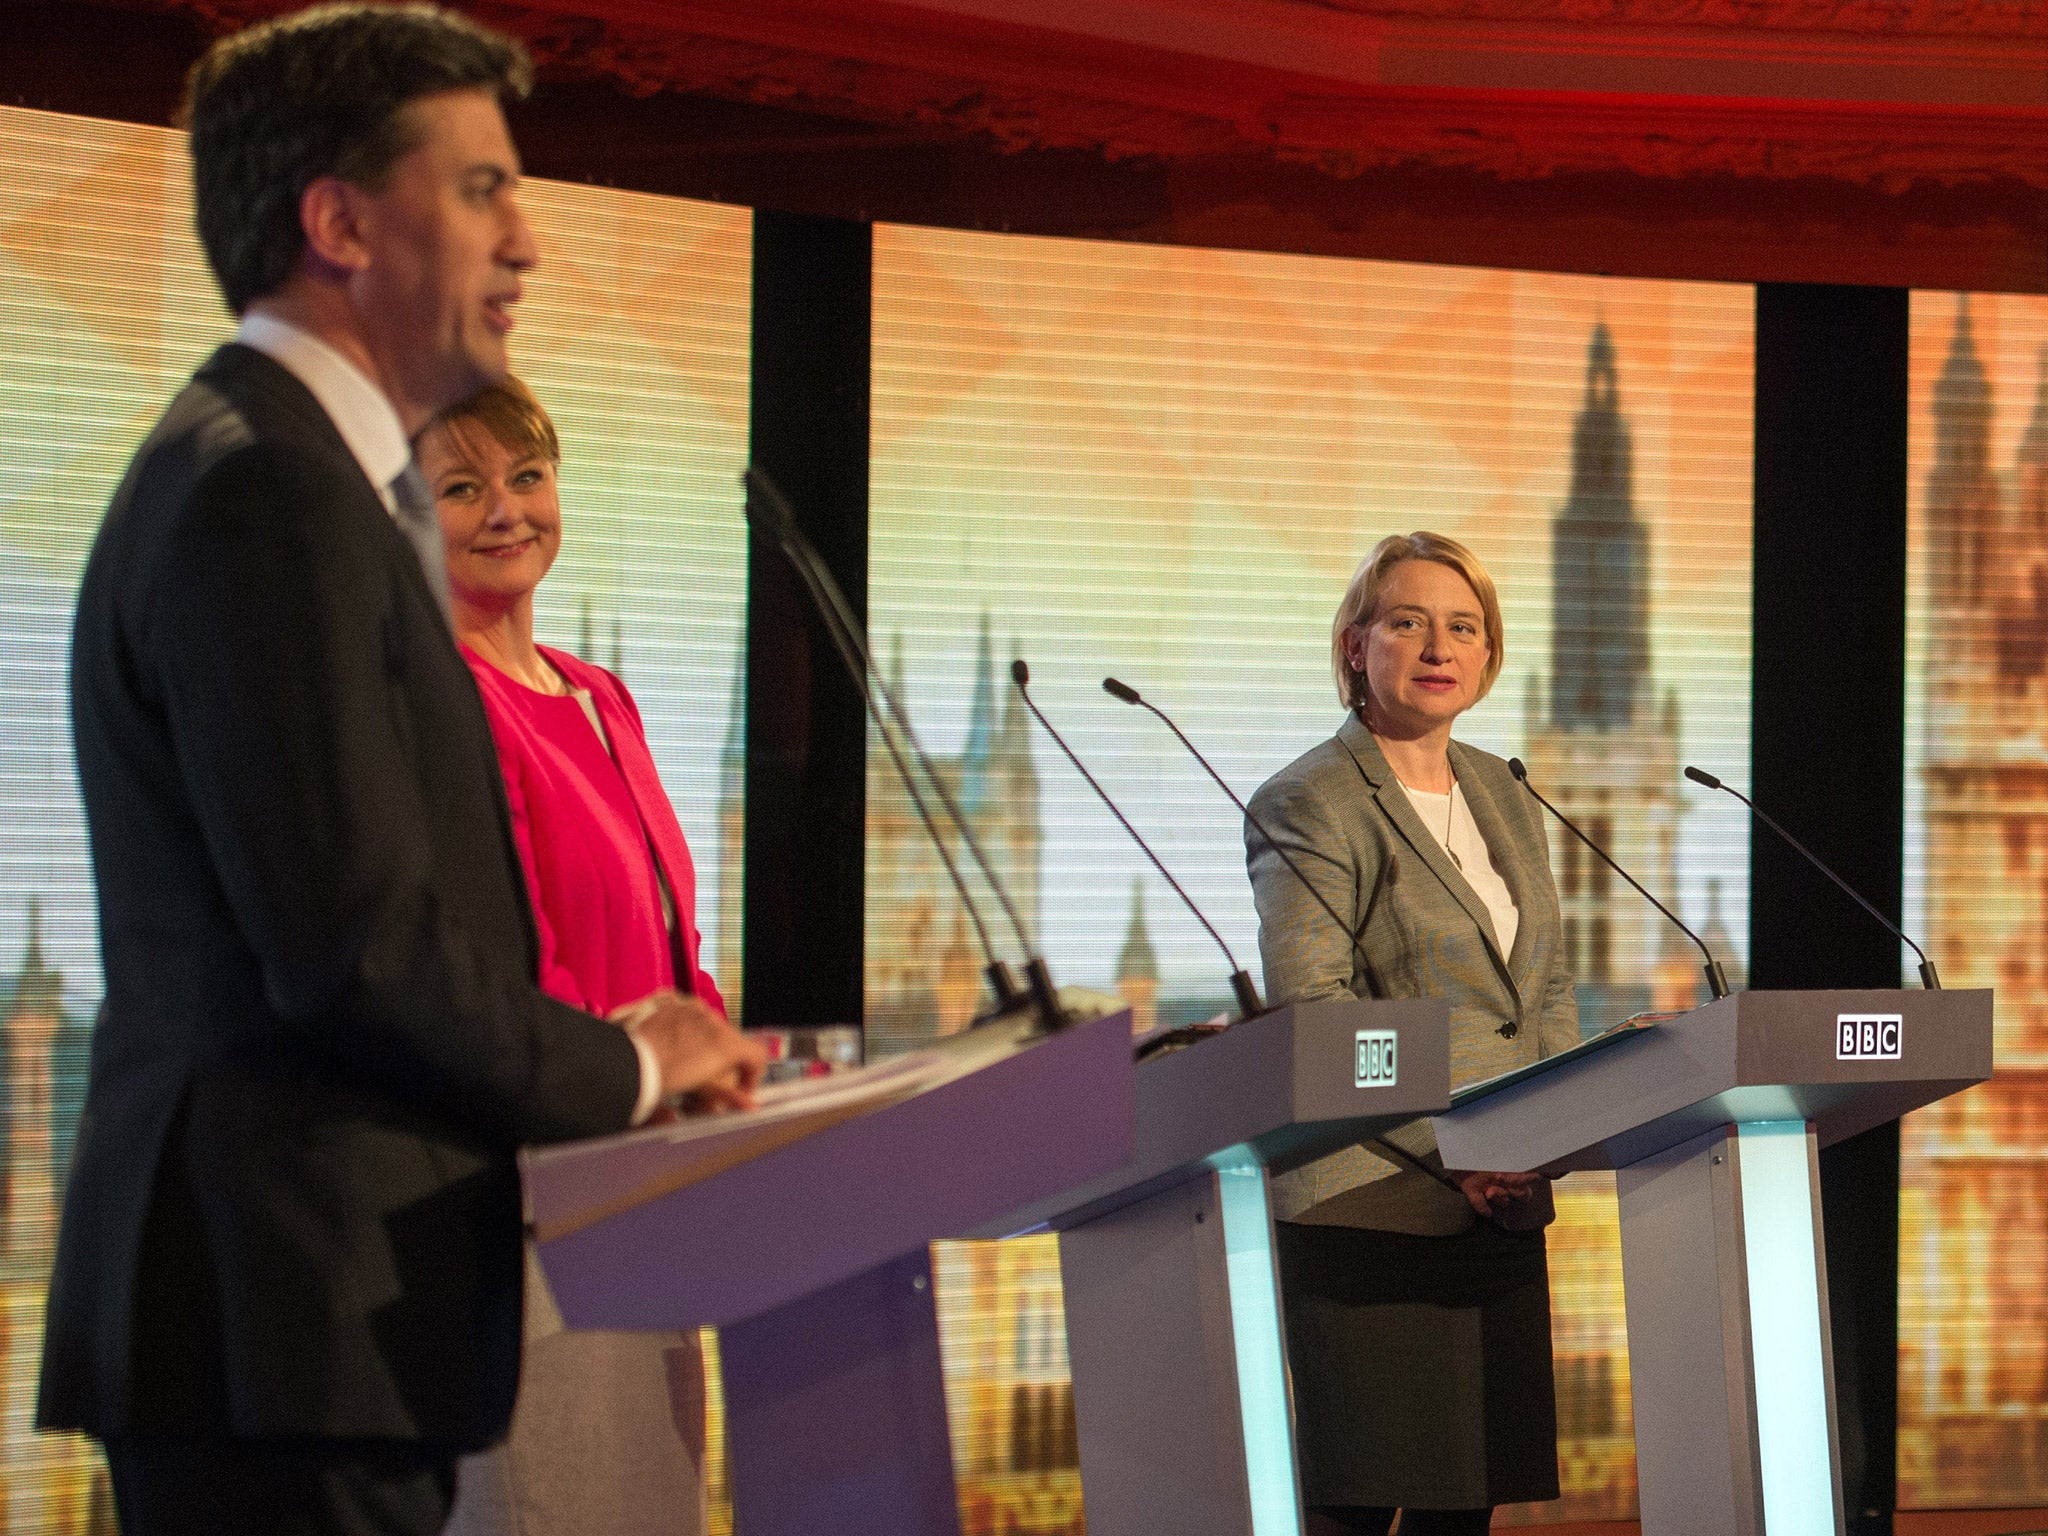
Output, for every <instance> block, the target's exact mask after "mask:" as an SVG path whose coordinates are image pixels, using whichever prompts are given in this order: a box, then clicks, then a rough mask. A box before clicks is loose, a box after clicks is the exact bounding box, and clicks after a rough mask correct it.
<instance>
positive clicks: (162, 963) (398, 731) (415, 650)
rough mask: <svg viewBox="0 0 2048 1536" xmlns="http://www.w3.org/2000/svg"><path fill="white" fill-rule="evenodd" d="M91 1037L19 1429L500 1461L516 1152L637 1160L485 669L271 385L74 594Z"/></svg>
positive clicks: (515, 1235) (231, 420) (234, 410)
mask: <svg viewBox="0 0 2048 1536" xmlns="http://www.w3.org/2000/svg"><path fill="white" fill-rule="evenodd" d="M71 683H72V716H73V728H74V731H75V735H76V743H77V752H78V769H79V777H80V780H81V782H82V784H83V787H84V792H85V804H86V814H87V820H88V823H89V826H90V829H91V834H92V853H93V868H94V873H95V876H96V878H97V881H98V887H99V902H100V930H101V931H100V936H101V945H102V949H103V951H104V955H105V962H106V988H107V994H106V1003H105V1005H104V1008H103V1010H102V1012H101V1015H100V1020H99V1024H98V1027H97V1030H96V1033H95V1036H94V1041H93V1055H92V1069H91V1077H90V1080H89V1083H88V1087H87V1092H86V1102H85V1111H84V1115H83V1118H82V1120H81V1123H80V1127H79V1134H78V1143H77V1152H76V1156H75V1161H74V1163H73V1171H72V1176H71V1183H70V1187H69V1189H68V1191H67V1193H66V1198H65V1207H64V1219H63V1227H62V1230H61V1232H60V1234H59V1238H58V1250H57V1262H56V1270H55V1274H54V1276H53V1278H52V1282H51V1289H50V1307H49V1316H48V1325H47V1327H48V1333H47V1338H46V1340H45V1345H44V1355H43V1377H42V1396H41V1402H40V1406H39V1421H40V1422H41V1423H43V1424H44V1425H46V1426H52V1427H70V1428H81V1429H86V1430H90V1431H92V1432H94V1433H97V1434H100V1435H115V1434H123V1433H136V1432H146V1431H151V1430H171V1431H177V1432H196V1433H201V1434H212V1433H231V1434H236V1435H248V1436H257V1435H312V1436H329V1437H332V1436H376V1437H387V1438H396V1439H408V1440H412V1439H418V1440H432V1441H446V1442H450V1443H452V1444H454V1445H456V1446H476V1445H481V1444H484V1443H487V1442H489V1441H491V1440H492V1439H494V1438H496V1437H497V1436H498V1435H499V1434H501V1433H502V1431H503V1429H504V1426H505V1424H506V1421H507V1419H508V1418H509V1416H510V1413H511V1407H512V1398H513V1392H514V1386H515V1383H516V1381H517V1376H518V1356H519V1329H520V1317H519V1309H520V1272H521V1271H520V1211H519V1187H518V1177H517V1169H516V1165H515V1162H514V1152H515V1149H516V1148H517V1147H518V1146H519V1145H520V1144H521V1143H525V1142H542V1141H549V1140H559V1139H563V1138H568V1137H575V1136H585V1135H593V1134H597V1133H602V1132H609V1131H617V1130H620V1129H622V1128H623V1127H624V1126H625V1124H626V1122H627V1120H628V1118H629V1117H630V1115H631V1112H632V1106H633V1103H634V1099H635V1096H636V1093H637V1089H638V1086H639V1078H638V1072H639V1069H638V1062H637V1058H636V1056H635V1054H634V1051H633V1048H632V1045H631V1042H630V1041H629V1040H627V1038H626V1036H625V1035H624V1034H623V1033H622V1032H621V1031H620V1030H618V1029H617V1028H616V1027H614V1026H613V1025H610V1024H607V1023H605V1022H604V1021H602V1020H599V1019H594V1018H592V1017H590V1016H589V1015H587V1014H584V1013H580V1012H577V1011H576V1010H574V1009H572V1008H569V1007H566V1006H565V1005H563V1004H561V1003H558V1002H555V1001H554V1000H552V999H550V998H548V997H545V996H543V995H542V994H541V992H540V991H539V990H538V989H537V987H536V986H535V985H534V981H533V977H534V975H535V941H534V928H533V918H532V914H531V912H530V911H529V909H528V907H527V902H526V895H525V889H524V885H523V883H522V881H521V878H520V874H519V868H518V864H517V862H516V859H515V855H514V853H513V849H512V845H511V841H510V834H509V829H508V823H507V819H506V811H505V801H504V791H503V785H502V783H501V781H500V779H499V776H498V765H497V759H496V756H495V753H494V751H493V748H492V743H491V736H490V731H489V728H488V726H487V725H486V723H485V720H484V716H483V711H482V708H481V706H480V704H479V703H478V700H477V695H476V689H475V687H474V685H473V683H472V682H471V679H470V675H469V669H468V668H467V667H466V666H465V665H464V664H463V662H462V658H461V656H460V655H459V654H458V653H457V651H456V648H455V646H454V644H453V642H452V640H451V638H450V636H449V634H448V631H447V628H446V626H445V624H444V622H443V620H442V618H441V616H440V614H439V612H438V611H437V609H436V607H435V604H434V599H433V597H432V595H431V594H430V593H429V591H428V588H427V585H426V582H425V579H424V578H423V576H422V574H421V572H420V568H419V563H418V560H417V558H416V556H415V555H414V553H413V550H412V548H411V547H410V546H409V545H408V544H407V543H406V541H405V539H404V537H403V536H402V535H401V534H400V533H399V531H398V530H397V528H396V527H395V526H394V525H393V523H392V521H391V518H390V517H389V515H388V514H387V513H386V511H385V508H384V504H383V502H382V501H381V499H380V498H379V496H378V493H377V491H376V490H375V489H374V488H373V487H372V486H371V485H370V484H369V482H368V481H367V480H366V479H365V478H364V476H363V474H362V472H361V470H360V469H359V468H358V467H357V465H356V462H355V460H354V459H353V458H352V457H351V456H350V454H349V452H348V449H347V448H346V446H345V445H344V444H343V442H342V439H341V436H340V434H339V433H338V432H337V431H336V430H335V428H334V425H333V423H332V422H331V421H329V419H328V418H327V416H326V414H325V413H324V412H323V411H322V410H321V409H320V407H319V406H318V405H317V404H316V403H315V401H314V399H313V397H312V396H311V395H310V394H309V393H308V392H307V390H306V389H305V388H304V387H303V386H302V385H301V384H299V382H298V381H297V380H296V379H294V378H293V377H292V376H291V375H290V374H289V373H288V372H287V371H286V370H284V369H283V368H281V367H280V366H278V365H277V364H276V363H274V362H272V361H271V360H270V359H268V358H266V357H264V356H262V355H261V354H259V353H257V352H254V351H252V350H250V349H248V348H245V347H240V346H229V347H225V348H223V349H222V350H221V351H219V352H217V353H216V354H215V355H214V356H213V358H212V359H211V360H209V361H208V362H207V364H206V365H205V367H203V368H202V369H201V370H200V371H199V373H198V375H197V376H196V377H195V378H194V379H193V381H192V383H191V384H190V385H189V386H188V387H187V388H186V389H185V390H184V391H183V393H181V394H180V395H179V396H178V398H177V400H176V401H175V402H174V403H173V404H172V406H171V408H170V410H169V411H168V413H166V415H165V416H164V418H163V420H162V421H161V422H160V423H159V424H158V426H157V428H156V430H155V432H153V433H152V434H151V436H150V438H149V440H148V441H147V442H146V443H144V445H143V446H142V448H141V450H140V451H139V452H138V453H137V454H136V457H135V461H134V463H133V464H132V465H131V466H130V468H129V471H128V475H127V478H126V479H125V480H124V481H123V483H122V485H121V488H120V490H119V491H118V492H117V493H116V495H115V497H114V500H113V504H112V505H111V507H110V508H109V509H108V512H107V517H106V521H105V522H104V523H103V524H102V526H101V528H100V532H99V536H98V538H97V540H96V541H95V543H94V546H93V552H92V556H91V559H90V560H89V561H88V563H87V565H86V571H85V579H84V584H83V586H82V588H81V591H80V594H79V604H78V616H77V623H76V629H75V632H74V636H73V651H72V677H71Z"/></svg>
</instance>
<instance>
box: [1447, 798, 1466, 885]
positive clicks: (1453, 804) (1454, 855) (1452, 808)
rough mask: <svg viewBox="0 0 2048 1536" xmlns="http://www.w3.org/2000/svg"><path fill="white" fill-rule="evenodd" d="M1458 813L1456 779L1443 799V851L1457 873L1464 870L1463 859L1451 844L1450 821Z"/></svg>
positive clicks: (1461, 872)
mask: <svg viewBox="0 0 2048 1536" xmlns="http://www.w3.org/2000/svg"><path fill="white" fill-rule="evenodd" d="M1457 814H1458V781H1457V780H1456V779H1452V780H1451V792H1450V794H1449V796H1448V797H1446V799H1445V801H1444V852H1445V853H1448V854H1449V855H1450V856H1451V863H1452V864H1453V865H1455V866H1456V867H1457V870H1458V873H1459V874H1463V873H1464V872H1465V861H1464V860H1463V859H1461V858H1459V857H1458V850H1457V849H1455V848H1453V847H1452V846H1451V822H1452V821H1453V820H1454V819H1455V818H1456V817H1457Z"/></svg>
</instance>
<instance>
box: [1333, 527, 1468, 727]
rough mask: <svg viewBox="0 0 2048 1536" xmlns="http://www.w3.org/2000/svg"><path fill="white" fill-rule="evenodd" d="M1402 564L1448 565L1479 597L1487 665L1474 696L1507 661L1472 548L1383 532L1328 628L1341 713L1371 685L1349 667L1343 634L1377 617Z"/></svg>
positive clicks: (1439, 538)
mask: <svg viewBox="0 0 2048 1536" xmlns="http://www.w3.org/2000/svg"><path fill="white" fill-rule="evenodd" d="M1404 560H1433V561H1435V562H1436V563H1437V564H1438V565H1447V566H1449V567H1450V568H1451V569H1452V570H1454V571H1456V572H1457V573H1458V574H1459V575H1460V576H1462V577H1464V578H1465V580H1466V582H1467V583H1469V584H1470V586H1471V588H1472V591H1473V593H1474V594H1475V595H1476V596H1477V597H1478V599H1479V613H1480V618H1481V620H1482V622H1483V623H1484V624H1485V626H1486V644H1487V657H1486V665H1485V666H1484V667H1483V668H1481V669H1480V673H1479V693H1478V698H1480V699H1483V698H1485V697H1486V695H1487V693H1488V692H1489V691H1490V690H1491V689H1492V687H1493V683H1494V679H1495V678H1497V677H1499V676H1500V665H1501V662H1502V661H1504V660H1505V659H1506V657H1507V635H1506V633H1505V631H1504V630H1503V629H1502V627H1501V619H1500V594H1499V593H1498V592H1496V591H1495V590H1494V586H1493V578H1492V577H1491V576H1489V575H1488V574H1487V572H1486V567H1485V566H1483V565H1481V564H1480V563H1479V557H1478V556H1477V555H1475V554H1473V553H1472V551H1471V550H1469V549H1467V548H1466V547H1465V546H1464V545H1463V544H1460V543H1459V542H1458V541H1457V540H1456V539H1452V538H1446V537H1445V536H1444V535H1443V534H1441V533H1428V532H1425V531H1423V530H1421V529H1418V530H1416V531H1415V532H1414V533H1390V534H1388V535H1387V536H1386V537H1385V538H1384V539H1381V540H1380V541H1379V543H1377V544H1375V545H1374V546H1373V551H1372V553H1371V554H1369V555H1367V556H1366V557H1365V558H1364V559H1363V560H1361V561H1360V562H1359V564H1358V569H1357V570H1356V571H1354V572H1352V574H1351V584H1350V585H1349V586H1347V587H1346V588H1345V589H1344V598H1343V601H1342V602H1340V603H1338V604H1337V617H1336V620H1335V621H1334V622H1333V623H1332V624H1331V625H1330V669H1331V671H1332V673H1333V674H1334V675H1335V677H1336V679H1337V697H1338V698H1339V699H1340V700H1341V701H1342V702H1343V705H1344V707H1345V708H1346V709H1357V708H1358V707H1359V706H1360V705H1362V704H1364V703H1366V702H1367V701H1368V700H1369V699H1370V698H1371V697H1372V686H1371V684H1370V683H1368V682H1367V681H1366V677H1365V674H1364V673H1363V672H1360V671H1357V670H1356V669H1354V668H1353V667H1352V665H1351V661H1350V659H1349V658H1348V657H1347V656H1346V655H1345V654H1344V631H1345V630H1347V629H1349V628H1350V627H1351V626H1352V625H1354V624H1370V623H1371V622H1372V621H1373V619H1374V618H1375V617H1376V616H1377V615H1378V613H1379V606H1380V589H1381V588H1382V587H1384V586H1385V585H1386V583H1387V577H1388V576H1390V575H1392V574H1393V570H1394V567H1395V566H1397V565H1399V564H1401V563H1402V562H1403V561H1404ZM1475 702H1476V700H1475Z"/></svg>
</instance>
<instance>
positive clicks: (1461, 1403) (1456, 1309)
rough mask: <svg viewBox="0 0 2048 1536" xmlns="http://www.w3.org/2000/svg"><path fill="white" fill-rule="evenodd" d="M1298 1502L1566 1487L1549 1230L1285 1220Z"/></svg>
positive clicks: (1496, 1496) (1528, 1495)
mask: <svg viewBox="0 0 2048 1536" xmlns="http://www.w3.org/2000/svg"><path fill="white" fill-rule="evenodd" d="M1274 1229H1275V1232H1276V1234H1277V1238H1278V1253H1279V1261H1280V1286H1281V1296H1282V1305H1283V1308H1284V1310H1285V1312H1286V1318H1287V1362H1288V1368H1289V1371H1290V1373H1291V1374H1292V1377H1293V1384H1294V1416H1295V1440H1296V1445H1297V1447H1298V1455H1299V1459H1300V1465H1301V1482H1302V1501H1303V1502H1304V1503H1305V1504H1307V1505H1309V1506H1310V1507H1315V1506H1319V1505H1322V1506H1329V1505H1376V1506H1381V1507H1389V1508H1391V1507H1400V1508H1406V1509H1477V1508H1480V1507H1482V1506H1485V1505H1489V1504H1520V1503H1526V1502H1533V1501H1537V1500H1544V1499H1554V1498H1556V1497H1557V1401H1556V1394H1555V1390H1554V1388H1553V1386H1552V1381H1551V1370H1550V1278H1549V1272H1548V1268H1547V1265H1546V1262H1545V1257H1544V1247H1543V1233H1542V1231H1541V1230H1540V1229H1539V1230H1537V1231H1534V1232H1505V1231H1502V1230H1501V1229H1500V1228H1499V1227H1497V1226H1495V1225H1494V1224H1493V1223H1492V1222H1486V1221H1482V1222H1479V1223H1478V1224H1476V1225H1475V1226H1474V1227H1473V1228H1472V1229H1471V1230H1470V1231H1468V1232H1464V1233H1461V1234H1460V1235H1458V1236H1456V1237H1414V1236H1410V1235H1409V1234H1407V1233H1404V1232H1376V1231H1373V1230H1371V1229H1368V1228H1363V1227H1325V1226H1315V1225H1312V1224H1309V1223H1304V1222H1291V1221H1281V1222H1276V1223H1274Z"/></svg>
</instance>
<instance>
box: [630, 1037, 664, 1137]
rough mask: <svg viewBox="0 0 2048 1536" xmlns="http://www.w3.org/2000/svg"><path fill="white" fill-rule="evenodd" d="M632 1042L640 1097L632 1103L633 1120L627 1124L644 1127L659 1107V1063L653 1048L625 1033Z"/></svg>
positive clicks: (638, 1038)
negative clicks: (637, 1068) (638, 1070)
mask: <svg viewBox="0 0 2048 1536" xmlns="http://www.w3.org/2000/svg"><path fill="white" fill-rule="evenodd" d="M626 1038H627V1039H629V1040H631V1041H632V1042H633V1053H634V1054H635V1055H636V1056H638V1057H639V1058H640V1096H639V1098H637V1099H635V1100H634V1101H633V1118H632V1120H631V1121H629V1122H628V1123H629V1124H631V1125H634V1126H641V1125H645V1124H646V1123H647V1122H648V1121H649V1120H651V1119H652V1118H653V1117H654V1112H655V1110H657V1109H659V1108H660V1107H661V1063H660V1062H659V1061H657V1060H656V1059H655V1056H654V1047H653V1046H651V1045H649V1044H648V1043H647V1042H646V1041H645V1040H642V1039H641V1038H640V1037H639V1036H638V1035H636V1034H633V1033H631V1032H630V1031H629V1032H628V1033H627V1036H626Z"/></svg>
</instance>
